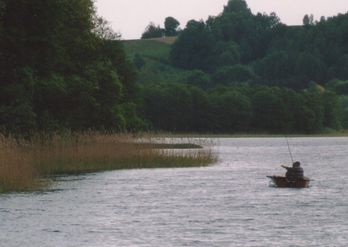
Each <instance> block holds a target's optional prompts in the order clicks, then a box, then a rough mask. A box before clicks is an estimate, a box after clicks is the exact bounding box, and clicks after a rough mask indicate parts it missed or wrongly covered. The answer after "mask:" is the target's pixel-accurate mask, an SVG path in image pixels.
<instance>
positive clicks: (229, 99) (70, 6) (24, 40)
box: [0, 0, 348, 135]
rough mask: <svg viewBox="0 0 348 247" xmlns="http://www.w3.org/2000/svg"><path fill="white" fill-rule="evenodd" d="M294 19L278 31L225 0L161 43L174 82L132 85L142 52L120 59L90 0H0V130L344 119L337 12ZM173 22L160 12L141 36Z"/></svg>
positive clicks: (233, 126) (270, 127) (276, 127)
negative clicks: (174, 69)
mask: <svg viewBox="0 0 348 247" xmlns="http://www.w3.org/2000/svg"><path fill="white" fill-rule="evenodd" d="M304 22H305V25H304V26H300V27H287V26H285V25H283V24H281V23H280V22H279V19H278V18H277V16H276V15H275V14H271V15H264V14H257V15H253V14H252V13H251V11H250V10H249V9H248V7H247V5H246V3H245V1H243V0H231V1H229V3H228V5H227V6H225V8H224V11H223V13H222V14H221V15H219V16H217V17H210V18H209V19H208V20H207V21H206V22H203V21H198V22H197V21H190V22H189V23H188V24H187V27H186V29H185V30H184V31H183V32H182V33H180V35H179V38H178V40H177V42H176V43H175V44H174V45H173V49H172V53H171V60H172V62H173V63H174V64H175V65H176V66H179V67H182V68H185V69H188V70H187V71H186V72H185V75H186V74H187V77H185V83H184V82H182V83H179V84H175V83H172V84H171V83H168V82H166V81H163V82H162V83H143V84H141V85H136V83H135V81H136V71H135V68H138V70H141V69H142V67H144V66H145V60H144V59H143V58H142V57H141V56H140V55H138V56H136V57H135V58H134V63H135V64H131V62H129V60H128V59H127V56H126V54H125V52H124V49H123V46H122V44H121V43H120V41H119V40H118V35H117V34H115V33H114V32H113V31H112V30H111V29H110V28H109V26H108V24H107V22H106V21H105V20H103V19H102V18H99V17H98V16H96V13H95V9H94V6H93V1H92V0H30V1H29V0H16V1H13V0H0V67H1V70H0V132H1V133H19V134H25V135H27V134H30V133H31V132H37V131H39V132H41V131H43V132H50V131H57V130H61V129H63V130H65V129H68V130H73V131H75V130H77V131H84V130H101V131H133V130H140V129H151V130H166V131H180V132H214V133H219V132H224V133H232V132H250V131H253V132H279V133H281V132H289V133H291V132H296V133H299V132H301V133H313V132H319V131H322V130H323V129H325V128H329V129H339V128H340V127H341V124H342V123H343V126H344V127H347V126H348V99H347V95H348V89H347V88H348V87H347V80H348V78H347V77H348V74H347V71H348V70H347V67H348V59H347V58H348V51H347V49H346V48H345V44H347V41H348V40H347V37H348V35H347V30H348V24H347V23H348V22H347V16H346V15H340V16H337V17H333V18H330V19H328V20H324V19H322V20H321V21H320V22H319V23H314V22H313V18H311V17H308V18H305V19H304ZM178 26H179V23H178V22H177V21H176V20H175V19H174V18H172V17H168V18H166V20H165V28H164V29H162V28H160V27H156V26H154V25H152V26H149V27H148V28H147V31H146V32H145V33H144V38H147V37H145V34H146V35H148V34H149V35H150V34H151V32H152V31H153V32H158V33H159V31H160V33H161V36H163V35H165V36H172V35H177V34H178V31H179V29H178ZM149 37H151V35H150V36H149ZM147 61H148V60H147ZM166 65H167V66H170V63H169V62H168V61H167V60H166ZM158 71H161V68H159V70H158ZM333 78H337V80H331V79H333ZM330 80H331V81H330ZM328 81H330V83H328V84H327V85H325V87H323V86H320V84H324V83H325V82H328ZM315 82H317V83H315ZM337 95H339V96H337ZM341 106H343V107H341ZM342 112H343V113H344V114H343V115H342ZM342 116H343V117H342Z"/></svg>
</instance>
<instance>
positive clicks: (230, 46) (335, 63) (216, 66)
mask: <svg viewBox="0 0 348 247" xmlns="http://www.w3.org/2000/svg"><path fill="white" fill-rule="evenodd" d="M303 21H304V25H303V26H286V25H284V24H281V23H280V20H279V18H278V17H277V16H276V14H275V13H271V14H270V15H266V14H260V13H258V14H253V13H252V12H251V11H250V9H249V8H248V6H247V4H246V1H245V0H230V1H229V2H228V3H227V5H226V6H225V7H224V10H223V12H222V13H221V14H220V15H218V16H216V17H209V19H208V20H207V21H206V22H203V21H201V22H195V21H190V22H189V23H188V24H187V26H186V28H185V29H184V30H183V31H182V32H181V34H180V35H179V37H178V40H177V42H176V43H175V44H174V46H173V48H172V54H171V61H172V63H173V65H175V66H177V67H180V68H184V69H200V70H203V71H204V72H206V73H209V74H210V75H214V77H217V76H218V77H219V80H216V82H222V81H225V83H226V82H230V81H231V78H221V77H223V76H224V75H223V74H225V75H226V76H228V75H229V74H230V73H227V72H226V70H227V67H226V66H233V65H236V64H242V65H244V66H246V67H249V68H252V69H251V70H254V72H255V75H254V76H252V77H251V78H250V77H248V76H246V78H243V79H245V80H248V81H252V82H255V83H256V84H264V85H276V86H282V87H287V88H292V89H295V90H302V89H305V88H307V86H308V84H309V82H311V81H315V82H317V83H321V84H325V83H326V82H328V81H330V80H332V79H340V80H347V79H348V72H347V71H348V51H347V48H346V46H347V45H346V44H347V43H348V31H347V30H348V14H344V15H342V14H340V15H338V16H336V17H331V18H328V19H325V18H321V20H320V22H315V21H314V18H313V15H310V16H308V15H306V16H305V17H304V19H303ZM224 72H226V73H224Z"/></svg>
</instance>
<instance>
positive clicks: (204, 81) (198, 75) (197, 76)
mask: <svg viewBox="0 0 348 247" xmlns="http://www.w3.org/2000/svg"><path fill="white" fill-rule="evenodd" d="M186 81H187V83H188V84H190V85H192V86H195V87H198V88H201V89H208V88H210V87H211V86H212V84H211V79H210V77H209V75H208V74H206V73H204V72H203V71H201V70H192V72H190V74H189V75H188V76H187V78H186Z"/></svg>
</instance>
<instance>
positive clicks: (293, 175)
mask: <svg viewBox="0 0 348 247" xmlns="http://www.w3.org/2000/svg"><path fill="white" fill-rule="evenodd" d="M282 167H284V168H285V169H286V170H287V171H286V174H285V176H286V179H287V180H289V181H296V180H298V179H303V178H304V171H303V169H302V167H301V164H300V162H298V161H296V162H294V163H293V164H292V167H287V166H282Z"/></svg>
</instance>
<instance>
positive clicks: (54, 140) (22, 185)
mask: <svg viewBox="0 0 348 247" xmlns="http://www.w3.org/2000/svg"><path fill="white" fill-rule="evenodd" d="M142 140H144V138H142ZM145 140H146V137H145ZM149 143H150V145H149ZM151 143H153V139H152V138H150V137H149V138H148V141H146V142H138V139H137V138H134V137H132V136H130V135H122V134H118V135H108V134H100V133H84V134H78V135H77V134H68V135H53V136H49V137H46V136H42V135H38V136H36V137H33V138H32V139H31V141H24V140H18V139H14V138H5V137H3V136H1V138H0V160H1V161H0V192H1V191H11V190H27V189H30V188H33V186H34V187H35V186H36V184H37V181H38V180H37V179H38V178H40V177H43V176H48V175H55V174H75V173H86V172H96V171H104V170H114V169H134V168H164V167H191V166H206V165H208V164H210V163H212V162H214V161H215V156H214V154H213V153H212V152H211V150H205V149H199V150H195V151H193V150H190V151H185V152H184V151H180V150H174V149H159V148H156V147H161V145H158V144H157V145H151ZM149 147H150V148H149ZM165 147H166V148H168V147H170V145H168V144H166V145H165ZM175 147H177V145H175V144H174V145H173V148H175Z"/></svg>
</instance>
